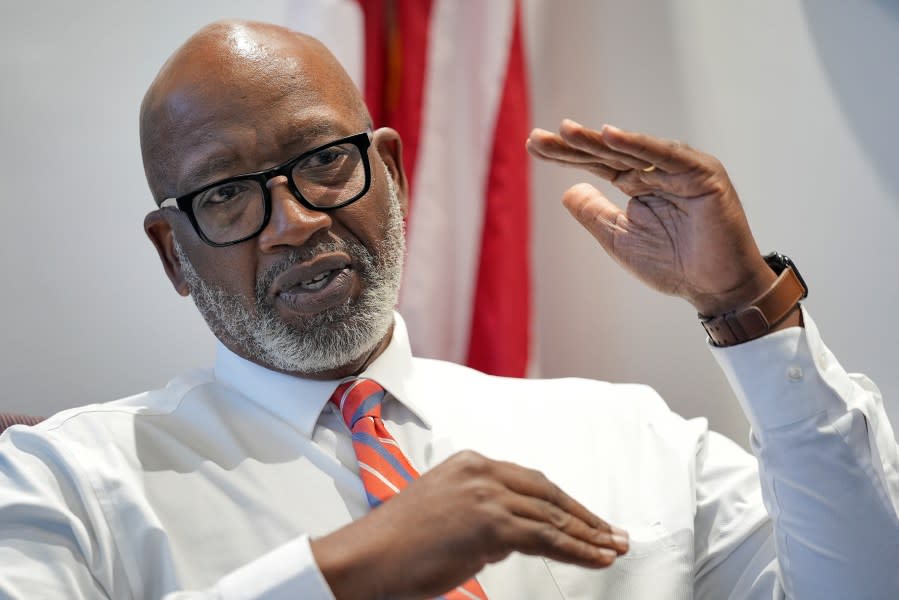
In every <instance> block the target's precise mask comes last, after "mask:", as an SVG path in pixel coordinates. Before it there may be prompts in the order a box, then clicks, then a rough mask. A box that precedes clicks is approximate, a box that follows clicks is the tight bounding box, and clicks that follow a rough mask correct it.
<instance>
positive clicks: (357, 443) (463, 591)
mask: <svg viewBox="0 0 899 600" xmlns="http://www.w3.org/2000/svg"><path fill="white" fill-rule="evenodd" d="M386 393H387V392H386V391H385V390H384V388H383V387H381V386H380V385H378V384H377V383H376V382H374V381H372V380H371V379H362V378H357V379H351V380H349V381H345V382H343V383H342V384H340V385H339V386H337V389H336V390H334V393H333V394H332V395H331V402H333V403H334V404H335V405H336V406H337V408H338V409H340V414H341V415H342V416H343V420H344V422H346V424H347V427H349V428H350V432H351V433H352V434H353V450H355V452H356V459H357V460H358V461H359V476H360V477H361V478H362V485H363V486H365V493H366V495H367V496H368V504H369V505H370V506H371V507H372V508H375V507H377V506H379V505H380V504H382V503H383V502H386V501H387V500H389V499H390V498H391V497H392V496H393V495H394V494H397V493H399V492H400V491H401V490H402V489H403V488H405V487H406V486H407V485H409V482H411V481H413V480H414V479H418V471H416V470H415V467H413V466H412V464H411V463H410V462H409V460H408V459H407V458H406V457H405V455H403V452H402V451H401V450H400V448H399V446H398V445H397V443H396V440H394V439H393V436H392V435H390V432H388V431H387V428H386V427H385V426H384V421H382V420H381V403H382V402H383V401H384V396H385V395H386ZM441 598H445V599H446V600H471V599H474V600H487V594H485V593H484V590H483V589H481V585H480V584H479V583H478V581H477V579H475V578H474V577H472V578H471V579H469V580H468V581H466V582H465V583H463V584H462V585H460V586H459V587H457V588H455V589H454V590H452V591H450V592H447V593H446V594H444V595H443V596H441Z"/></svg>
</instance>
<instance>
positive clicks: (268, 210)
mask: <svg viewBox="0 0 899 600" xmlns="http://www.w3.org/2000/svg"><path fill="white" fill-rule="evenodd" d="M371 140H372V131H371V129H367V130H365V131H363V132H361V133H357V134H355V135H351V136H347V137H345V138H340V139H339V140H334V141H332V142H328V143H327V144H324V145H322V146H318V147H316V148H313V149H312V150H307V151H306V152H303V153H302V154H300V155H299V156H297V157H295V158H291V159H290V160H288V161H287V162H285V163H282V164H280V165H278V166H277V167H272V168H271V169H265V170H264V171H255V172H253V173H245V174H243V175H237V176H235V177H228V178H226V179H221V180H219V181H216V182H213V183H210V184H209V185H204V186H203V187H201V188H199V189H196V190H193V191H191V192H188V193H186V194H183V195H181V196H178V197H174V198H166V199H165V200H163V201H162V202H160V203H159V208H174V206H172V204H173V203H174V204H176V205H177V207H178V209H179V210H180V211H181V212H183V213H185V214H186V215H187V218H188V220H189V221H190V223H191V225H193V227H194V231H196V232H197V235H198V236H200V239H201V240H203V241H204V242H206V243H207V244H209V245H210V246H214V247H216V248H224V247H226V246H233V245H235V244H240V243H241V242H245V241H247V240H249V239H253V238H254V237H256V236H257V235H259V234H260V233H262V230H263V229H265V227H266V225H268V222H269V219H270V218H271V216H272V193H271V190H270V189H269V188H268V186H267V185H266V184H267V183H268V181H269V180H270V179H272V178H274V177H277V176H279V175H284V176H285V177H286V178H287V186H288V188H289V189H290V191H291V193H292V194H293V196H294V198H296V199H297V201H298V202H299V203H300V204H301V205H303V206H304V207H306V208H308V209H309V210H317V211H321V212H330V211H332V210H337V209H338V208H343V207H344V206H347V205H349V204H352V203H353V202H355V201H356V200H358V199H359V198H361V197H362V196H364V195H365V194H366V193H368V190H369V188H370V187H371V161H369V159H368V149H369V148H370V147H371ZM340 144H353V145H355V146H356V148H358V149H359V154H361V155H362V167H363V169H364V170H365V184H364V185H363V186H362V189H361V190H360V191H359V193H358V194H356V195H355V196H353V197H352V198H349V199H348V200H344V201H343V202H341V203H340V204H335V205H333V206H316V205H315V204H312V203H311V202H310V201H309V200H307V199H306V197H305V196H303V193H302V192H300V189H299V188H298V187H297V184H296V182H294V180H293V177H292V176H291V171H292V170H293V168H294V167H295V166H296V164H297V163H298V162H300V161H301V160H303V159H304V158H307V157H309V156H312V155H313V154H315V153H316V152H321V151H322V150H327V149H328V148H330V147H331V146H337V145H340ZM248 179H249V180H253V181H256V182H257V183H258V184H259V185H260V187H261V188H262V198H263V203H264V211H265V212H264V214H263V215H262V223H261V224H260V225H259V229H257V230H256V231H254V232H253V233H251V234H250V235H247V236H245V237H242V238H240V239H238V240H234V241H232V242H213V241H212V240H210V239H209V238H208V237H206V234H205V233H203V229H202V228H201V227H200V224H199V222H198V221H197V217H196V215H195V214H194V208H193V200H194V198H195V197H196V196H197V195H199V194H202V193H203V192H205V191H206V190H209V189H212V188H214V187H216V186H219V185H224V184H226V183H231V182H234V181H246V180H248Z"/></svg>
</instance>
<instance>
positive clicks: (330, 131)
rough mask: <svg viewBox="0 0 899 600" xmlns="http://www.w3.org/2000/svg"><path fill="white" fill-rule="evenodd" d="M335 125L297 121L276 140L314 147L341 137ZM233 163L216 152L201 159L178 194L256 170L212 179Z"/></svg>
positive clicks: (333, 123)
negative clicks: (301, 143)
mask: <svg viewBox="0 0 899 600" xmlns="http://www.w3.org/2000/svg"><path fill="white" fill-rule="evenodd" d="M335 125H336V123H335V122H333V121H331V120H327V119H314V120H309V121H305V122H297V123H294V124H292V125H287V127H285V130H286V131H287V132H288V133H287V134H286V135H283V136H278V140H276V141H277V142H278V143H280V144H282V145H283V146H288V145H290V144H291V142H295V141H297V140H303V141H304V143H303V145H304V146H306V150H308V149H311V148H314V147H316V146H317V145H319V144H320V143H321V144H324V143H327V142H328V141H329V140H330V138H334V139H337V138H339V137H343V134H340V133H338V129H337V127H336V126H335ZM366 127H367V128H368V129H371V127H372V125H371V123H367V124H366ZM347 135H352V133H349V134H347ZM326 136H328V139H321V138H325V137H326ZM312 142H315V143H312ZM306 150H303V151H302V152H305V151H306ZM302 152H299V153H297V155H299V154H301V153H302ZM285 160H288V159H285ZM233 165H234V159H233V156H230V155H228V154H218V155H214V156H211V157H209V158H208V159H206V160H203V161H202V162H201V163H200V164H199V165H197V167H196V168H195V169H192V170H191V171H190V173H188V174H187V175H186V176H185V178H184V183H185V184H186V185H185V187H186V188H187V190H186V191H185V192H183V194H179V196H180V195H184V194H190V193H192V192H193V191H194V190H197V189H200V188H202V187H205V186H207V185H210V184H212V183H215V182H216V181H220V180H222V179H230V178H231V177H240V176H241V175H245V174H246V173H249V172H255V171H256V170H258V169H254V170H253V171H244V172H241V173H232V174H231V175H226V176H223V177H219V178H216V179H213V176H215V175H217V174H220V173H222V172H228V171H229V170H230V169H231V168H232V167H233Z"/></svg>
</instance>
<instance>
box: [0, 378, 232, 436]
mask: <svg viewBox="0 0 899 600" xmlns="http://www.w3.org/2000/svg"><path fill="white" fill-rule="evenodd" d="M214 382H215V379H214V376H213V373H212V371H211V370H209V369H198V370H195V371H190V372H187V373H185V374H183V375H181V376H179V377H176V378H175V379H172V380H171V381H169V382H168V384H166V386H165V387H162V388H159V389H156V390H150V391H146V392H141V393H139V394H135V395H132V396H127V397H125V398H121V399H118V400H113V401H110V402H103V403H96V404H87V405H84V406H78V407H75V408H69V409H66V410H63V411H60V412H58V413H56V414H54V415H52V416H50V417H48V418H47V419H45V420H44V421H42V422H40V423H38V424H36V425H33V426H30V427H12V428H10V429H8V430H7V431H6V432H5V433H4V435H3V436H0V448H3V447H4V446H5V444H4V442H10V441H11V442H13V443H14V444H15V445H19V446H21V445H26V446H29V445H46V444H54V445H62V446H78V445H86V446H89V447H92V448H96V447H97V446H98V444H99V443H100V442H102V441H103V440H107V441H108V440H109V439H110V438H118V437H121V434H122V432H123V431H127V430H128V428H129V427H130V428H132V429H133V422H134V420H135V419H139V418H142V417H152V416H164V415H171V414H172V413H174V412H175V411H176V410H177V409H178V407H179V406H180V405H181V403H182V402H183V401H184V400H185V398H187V397H189V396H190V395H192V394H195V393H198V392H201V390H203V389H204V388H205V387H207V386H209V385H211V384H214Z"/></svg>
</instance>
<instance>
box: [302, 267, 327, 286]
mask: <svg viewBox="0 0 899 600" xmlns="http://www.w3.org/2000/svg"><path fill="white" fill-rule="evenodd" d="M331 273H333V271H325V272H324V273H321V274H320V275H316V276H315V277H313V278H312V279H310V280H308V281H303V282H301V283H300V287H302V288H303V289H307V290H320V289H321V288H323V287H324V286H325V282H326V281H327V279H328V277H329V276H330V275H331Z"/></svg>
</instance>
